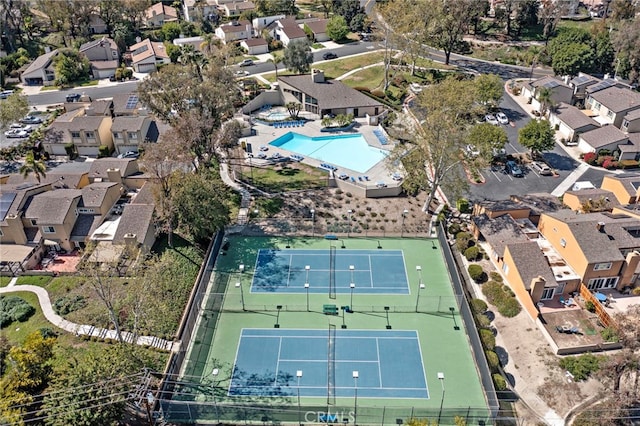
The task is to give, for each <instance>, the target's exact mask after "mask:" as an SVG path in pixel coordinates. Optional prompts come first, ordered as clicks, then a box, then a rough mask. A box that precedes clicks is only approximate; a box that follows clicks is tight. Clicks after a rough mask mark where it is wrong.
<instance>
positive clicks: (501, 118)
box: [496, 112, 509, 124]
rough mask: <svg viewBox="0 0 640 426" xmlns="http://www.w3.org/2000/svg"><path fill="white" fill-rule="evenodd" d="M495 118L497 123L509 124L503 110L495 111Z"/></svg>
mask: <svg viewBox="0 0 640 426" xmlns="http://www.w3.org/2000/svg"><path fill="white" fill-rule="evenodd" d="M496 120H498V123H500V124H509V119H508V118H507V115H506V114H505V113H504V112H499V113H497V114H496Z"/></svg>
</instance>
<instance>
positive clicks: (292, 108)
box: [285, 102, 302, 120]
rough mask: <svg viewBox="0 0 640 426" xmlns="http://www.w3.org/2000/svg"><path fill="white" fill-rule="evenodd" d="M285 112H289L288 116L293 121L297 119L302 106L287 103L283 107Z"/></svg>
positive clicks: (296, 103) (298, 103)
mask: <svg viewBox="0 0 640 426" xmlns="http://www.w3.org/2000/svg"><path fill="white" fill-rule="evenodd" d="M285 108H287V111H288V112H289V116H291V118H293V119H294V120H297V119H298V114H300V111H302V104H301V103H300V102H287V104H286V105H285Z"/></svg>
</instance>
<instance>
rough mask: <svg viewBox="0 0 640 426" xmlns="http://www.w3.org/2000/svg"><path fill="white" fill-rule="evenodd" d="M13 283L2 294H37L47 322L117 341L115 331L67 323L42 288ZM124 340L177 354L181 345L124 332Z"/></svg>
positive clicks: (68, 330) (0, 290)
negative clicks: (56, 311)
mask: <svg viewBox="0 0 640 426" xmlns="http://www.w3.org/2000/svg"><path fill="white" fill-rule="evenodd" d="M11 282H12V283H10V284H9V286H7V287H3V288H0V294H7V293H13V292H18V291H28V292H31V293H35V295H36V296H38V302H39V303H40V308H41V309H42V313H43V314H44V316H45V318H46V319H47V321H49V322H50V323H51V324H53V325H55V326H56V327H59V328H61V329H63V330H65V331H67V332H69V333H73V334H75V335H76V336H80V335H84V336H92V337H97V338H99V339H111V340H117V336H116V333H115V331H114V330H107V329H104V328H99V327H94V326H92V325H80V324H76V323H73V322H71V321H67V320H66V319H64V318H62V317H61V316H60V315H58V314H56V313H55V311H54V310H53V306H51V300H50V299H49V293H48V292H47V290H45V289H44V288H42V287H38V286H35V285H15V279H12V280H11ZM121 334H122V338H123V339H124V341H126V342H128V343H134V339H135V343H136V344H137V345H141V346H151V347H154V348H158V349H162V350H165V351H172V352H177V351H178V349H179V346H180V344H179V343H178V342H170V341H168V340H164V339H160V338H158V337H154V336H137V337H136V336H134V335H133V334H132V333H129V332H126V331H123V332H122V333H121Z"/></svg>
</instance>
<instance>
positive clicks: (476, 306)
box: [471, 299, 488, 314]
mask: <svg viewBox="0 0 640 426" xmlns="http://www.w3.org/2000/svg"><path fill="white" fill-rule="evenodd" d="M487 308H488V306H487V302H485V301H484V300H482V299H471V310H472V311H473V313H474V314H483V313H485V312H487Z"/></svg>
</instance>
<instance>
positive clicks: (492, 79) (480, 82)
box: [475, 74, 504, 107]
mask: <svg viewBox="0 0 640 426" xmlns="http://www.w3.org/2000/svg"><path fill="white" fill-rule="evenodd" d="M475 82H476V87H477V94H478V102H480V103H481V104H483V105H488V106H492V107H494V106H498V104H499V103H500V99H502V94H503V93H504V82H503V81H502V79H501V78H500V77H499V76H497V75H495V74H481V75H479V76H477V77H476V78H475Z"/></svg>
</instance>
